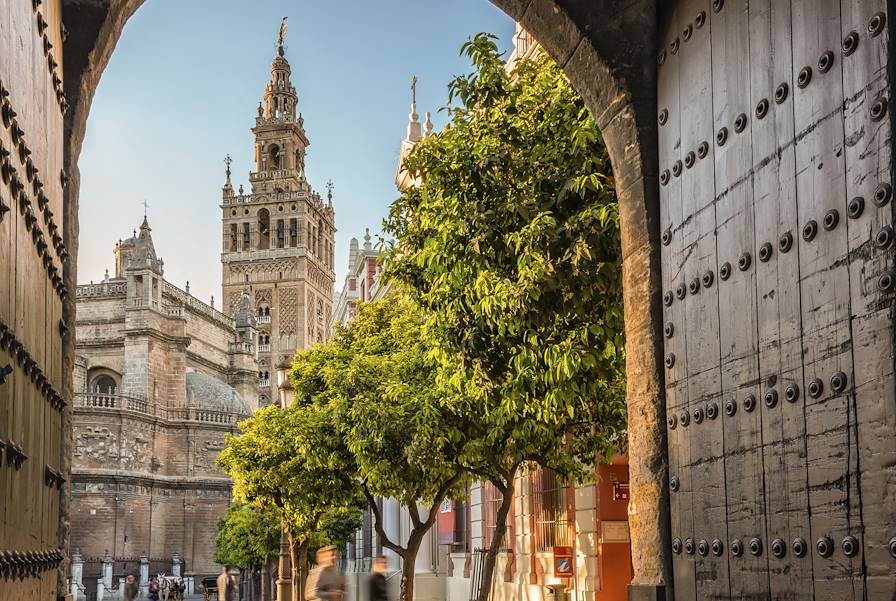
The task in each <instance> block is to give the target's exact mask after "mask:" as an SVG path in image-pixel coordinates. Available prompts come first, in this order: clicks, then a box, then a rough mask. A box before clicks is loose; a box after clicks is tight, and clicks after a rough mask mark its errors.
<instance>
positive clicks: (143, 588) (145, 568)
mask: <svg viewBox="0 0 896 601" xmlns="http://www.w3.org/2000/svg"><path fill="white" fill-rule="evenodd" d="M140 594H141V595H143V596H144V597H145V596H146V595H148V594H149V558H148V557H147V556H146V553H141V554H140Z"/></svg>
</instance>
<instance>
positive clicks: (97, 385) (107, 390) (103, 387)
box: [90, 374, 118, 394]
mask: <svg viewBox="0 0 896 601" xmlns="http://www.w3.org/2000/svg"><path fill="white" fill-rule="evenodd" d="M90 388H91V391H92V392H94V393H96V394H115V390H116V389H117V388H118V385H117V384H116V382H115V380H114V379H113V378H112V376H109V375H106V374H103V375H101V376H99V377H97V378H96V379H95V380H94V381H93V385H92V386H91V387H90Z"/></svg>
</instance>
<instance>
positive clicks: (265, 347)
mask: <svg viewBox="0 0 896 601" xmlns="http://www.w3.org/2000/svg"><path fill="white" fill-rule="evenodd" d="M258 352H259V353H270V352H271V345H270V344H259V345H258Z"/></svg>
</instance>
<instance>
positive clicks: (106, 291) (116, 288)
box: [75, 281, 128, 299]
mask: <svg viewBox="0 0 896 601" xmlns="http://www.w3.org/2000/svg"><path fill="white" fill-rule="evenodd" d="M127 293H128V285H127V282H124V281H119V282H100V283H99V284H81V285H80V286H78V287H77V288H76V289H75V297H76V298H79V299H80V298H96V297H103V296H124V295H126V294H127Z"/></svg>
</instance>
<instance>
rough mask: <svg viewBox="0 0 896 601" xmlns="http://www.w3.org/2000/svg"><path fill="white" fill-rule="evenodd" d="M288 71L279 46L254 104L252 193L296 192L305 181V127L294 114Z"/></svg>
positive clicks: (296, 98) (293, 91)
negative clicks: (259, 99) (256, 103)
mask: <svg viewBox="0 0 896 601" xmlns="http://www.w3.org/2000/svg"><path fill="white" fill-rule="evenodd" d="M291 76H292V69H291V68H290V66H289V62H288V61H287V60H286V57H285V56H284V50H283V45H282V44H279V45H278V46H277V56H275V57H274V60H273V61H272V62H271V80H270V81H269V82H268V84H267V86H265V89H264V97H263V98H262V100H261V102H259V103H258V116H257V117H256V118H255V127H253V128H252V133H253V134H255V172H254V173H253V174H252V175H251V176H250V178H249V179H250V181H251V183H252V192H253V193H255V192H270V191H280V192H286V191H293V190H298V189H299V188H300V186H301V184H302V182H303V180H304V179H305V149H306V148H308V138H307V137H306V136H305V123H304V120H303V119H302V116H301V114H298V115H297V114H296V106H297V105H298V101H299V95H298V93H297V92H296V88H295V86H294V85H293V84H292V80H291Z"/></svg>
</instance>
